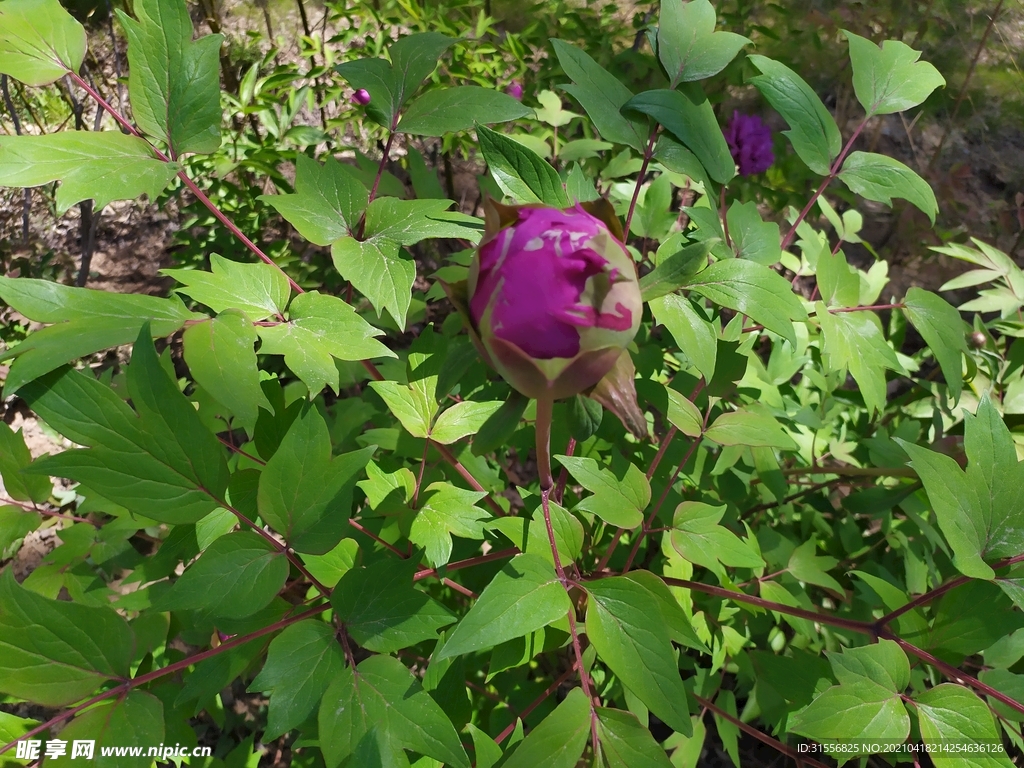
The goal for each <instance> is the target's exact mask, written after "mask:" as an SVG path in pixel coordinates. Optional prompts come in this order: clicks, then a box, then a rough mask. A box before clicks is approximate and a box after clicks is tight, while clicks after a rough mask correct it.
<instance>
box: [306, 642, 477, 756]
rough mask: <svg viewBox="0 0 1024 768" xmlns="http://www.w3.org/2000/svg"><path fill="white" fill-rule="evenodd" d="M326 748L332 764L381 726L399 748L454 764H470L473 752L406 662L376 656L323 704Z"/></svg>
mask: <svg viewBox="0 0 1024 768" xmlns="http://www.w3.org/2000/svg"><path fill="white" fill-rule="evenodd" d="M319 725H320V748H321V749H322V750H323V753H324V760H325V762H326V763H327V765H328V766H329V768H333V766H336V765H338V764H339V763H340V762H341V761H342V760H344V759H345V758H346V757H348V756H349V755H350V754H352V753H353V752H355V751H356V747H357V746H358V745H359V742H360V740H361V739H362V738H363V736H364V734H366V733H367V732H368V731H370V730H371V729H373V728H376V730H377V735H378V738H380V739H383V740H384V741H385V743H386V744H387V745H389V746H390V747H391V748H393V749H409V750H412V751H413V752H418V753H420V754H422V755H427V756H429V757H432V758H434V759H435V760H440V761H442V762H444V763H446V764H448V765H450V766H453V768H469V766H470V763H469V757H468V756H467V755H466V750H465V749H464V748H463V746H462V744H461V742H460V741H459V736H458V734H457V733H456V732H455V728H454V727H453V726H452V724H451V721H450V720H449V719H448V716H447V715H445V713H444V711H443V710H442V709H441V707H440V706H438V705H437V703H435V702H434V700H433V699H432V698H431V697H430V694H428V693H427V692H426V691H424V690H423V687H422V686H421V685H420V682H419V680H417V679H416V678H415V677H414V676H413V675H412V673H410V672H409V670H408V669H406V668H405V667H404V666H403V665H402V663H401V662H400V661H398V660H397V659H395V658H392V657H390V656H371V657H370V658H368V659H365V660H364V661H363V662H361V663H360V664H359V666H358V667H357V668H356V669H355V670H351V669H346V670H344V671H343V672H341V673H340V674H339V675H338V676H337V677H335V678H334V681H333V682H332V683H331V685H330V687H329V688H328V689H327V692H326V693H325V694H324V697H323V702H322V703H321V706H320V716H319Z"/></svg>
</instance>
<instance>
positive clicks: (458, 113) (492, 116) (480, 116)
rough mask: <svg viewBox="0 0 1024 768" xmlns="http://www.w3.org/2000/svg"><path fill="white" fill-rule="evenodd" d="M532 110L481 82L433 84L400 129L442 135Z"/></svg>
mask: <svg viewBox="0 0 1024 768" xmlns="http://www.w3.org/2000/svg"><path fill="white" fill-rule="evenodd" d="M532 112H533V110H532V109H530V108H529V107H527V106H524V105H523V104H522V103H521V102H519V101H516V100H515V99H513V98H512V97H511V96H509V95H508V94H506V93H502V92H501V91H495V90H493V89H491V88H481V87H480V86H478V85H458V86H455V87H453V88H434V89H431V90H429V91H427V92H426V93H424V94H423V95H422V96H420V97H419V98H418V99H416V100H415V101H413V102H412V103H411V104H410V105H409V107H408V109H406V110H405V113H404V114H403V115H402V119H401V120H400V121H399V123H398V128H397V130H398V131H399V132H401V133H411V134H414V135H418V136H443V135H444V134H446V133H456V132H458V131H468V130H470V129H471V128H473V127H474V126H476V125H491V124H492V123H507V122H509V121H510V120H516V119H518V118H520V117H526V116H527V115H530V114H532Z"/></svg>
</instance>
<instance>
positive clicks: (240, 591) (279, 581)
mask: <svg viewBox="0 0 1024 768" xmlns="http://www.w3.org/2000/svg"><path fill="white" fill-rule="evenodd" d="M287 578H288V560H287V559H286V558H285V556H284V553H283V552H282V551H281V550H279V549H277V548H276V547H274V546H272V545H271V544H270V542H268V541H267V540H266V539H264V538H263V537H262V536H259V535H257V534H255V533H253V532H252V531H236V532H235V533H229V534H227V535H226V536H221V537H220V538H219V539H217V540H216V541H215V542H213V544H211V545H210V546H209V547H207V549H206V551H205V552H203V554H202V555H200V557H199V559H198V560H196V561H195V563H193V564H192V565H191V566H190V567H189V568H187V569H186V570H185V572H184V573H183V574H182V575H181V577H180V578H179V579H178V580H177V581H176V582H175V583H174V586H173V587H172V588H171V590H170V591H169V592H168V593H167V594H166V595H165V596H164V597H163V598H162V599H161V600H160V601H159V610H165V611H166V610H171V611H176V610H201V611H206V612H209V613H210V614H212V615H214V616H220V617H224V618H228V619H242V618H245V617H246V616H251V615H252V614H254V613H256V612H257V611H259V610H260V609H261V608H265V607H266V606H268V605H269V604H270V601H271V600H273V599H274V597H275V596H276V595H277V593H278V592H279V591H280V590H281V588H282V587H283V586H284V583H285V581H286V580H287Z"/></svg>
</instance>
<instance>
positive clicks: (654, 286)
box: [640, 227, 778, 302]
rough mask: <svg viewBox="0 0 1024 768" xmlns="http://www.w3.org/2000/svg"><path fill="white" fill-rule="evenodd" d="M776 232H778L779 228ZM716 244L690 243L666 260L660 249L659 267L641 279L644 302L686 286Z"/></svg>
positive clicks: (705, 242)
mask: <svg viewBox="0 0 1024 768" xmlns="http://www.w3.org/2000/svg"><path fill="white" fill-rule="evenodd" d="M776 231H778V228H777V227H776ZM673 237H676V236H673ZM679 241H680V242H682V243H685V242H686V241H685V240H683V239H682V237H681V236H679ZM671 242H672V239H671V238H670V239H669V240H667V241H666V243H665V244H663V246H662V248H665V247H668V246H669V243H671ZM714 244H715V240H714V239H713V238H708V239H706V240H700V241H699V242H696V243H689V244H687V245H683V247H682V248H680V249H679V250H677V251H675V252H674V253H672V255H671V256H669V257H667V258H665V259H664V260H662V258H661V250H662V248H659V249H658V252H659V254H658V265H657V266H656V267H655V268H654V269H652V270H651V271H650V272H648V273H647V274H646V275H644V276H643V277H641V278H640V293H641V295H642V297H643V300H644V301H645V302H648V301H654V300H655V299H659V298H661V297H662V296H666V295H668V294H671V293H673V292H675V290H676V289H677V288H680V287H682V286H684V285H686V281H687V280H689V278H691V277H692V276H693V275H695V274H696V273H697V272H699V271H700V270H701V269H702V268H703V267H704V266H705V265H706V264H707V255H708V253H710V251H711V247H712V246H713V245H714Z"/></svg>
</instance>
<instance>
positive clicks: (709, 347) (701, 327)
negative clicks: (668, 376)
mask: <svg viewBox="0 0 1024 768" xmlns="http://www.w3.org/2000/svg"><path fill="white" fill-rule="evenodd" d="M652 274H653V273H652ZM651 312H653V313H654V317H655V319H656V320H657V321H658V322H659V323H661V324H662V325H664V326H665V327H666V328H667V329H668V332H669V333H671V334H672V338H673V339H675V342H676V348H677V349H679V351H680V352H682V353H683V354H684V355H685V356H686V357H687V359H688V360H689V361H690V362H691V363H693V367H694V368H696V369H697V370H698V371H699V372H700V374H701V375H702V376H703V377H704V380H705V381H711V378H712V377H713V376H714V374H715V364H716V362H717V359H718V334H717V332H716V331H715V327H714V326H713V325H712V324H711V322H710V321H708V319H707V318H706V317H704V316H703V314H702V313H701V312H699V311H698V310H697V309H696V308H695V307H694V305H693V303H692V302H691V301H690V300H689V299H687V298H686V297H684V296H679V295H677V294H669V295H668V296H662V297H661V298H658V299H655V300H654V301H652V302H651Z"/></svg>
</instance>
